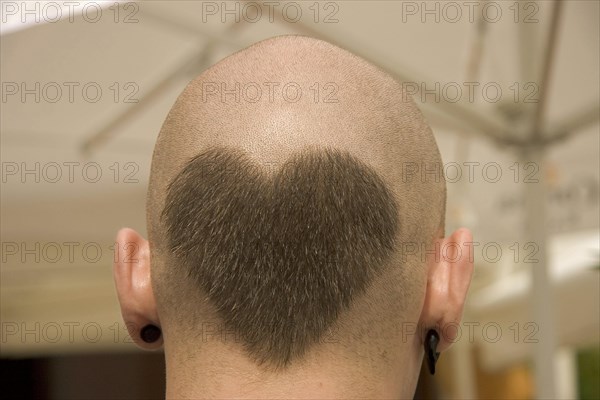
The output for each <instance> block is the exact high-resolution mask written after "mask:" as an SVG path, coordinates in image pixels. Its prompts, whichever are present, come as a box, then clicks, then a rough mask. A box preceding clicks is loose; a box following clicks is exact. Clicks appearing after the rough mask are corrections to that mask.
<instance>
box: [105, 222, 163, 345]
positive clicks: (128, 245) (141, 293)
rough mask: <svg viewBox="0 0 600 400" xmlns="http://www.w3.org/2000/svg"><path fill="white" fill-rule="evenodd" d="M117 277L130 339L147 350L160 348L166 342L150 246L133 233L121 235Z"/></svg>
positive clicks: (117, 257) (115, 275) (114, 272)
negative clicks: (154, 290)
mask: <svg viewBox="0 0 600 400" xmlns="http://www.w3.org/2000/svg"><path fill="white" fill-rule="evenodd" d="M113 276H114V279H115V286H116V288H117V296H118V298H119V303H120V304H121V314H122V315H123V320H124V321H125V324H126V326H127V330H128V331H129V335H130V336H131V338H132V339H133V340H134V342H135V343H136V344H137V345H138V346H139V347H141V348H143V349H147V350H155V349H158V348H160V347H161V346H162V343H163V338H162V334H161V330H160V321H159V318H158V312H157V310H156V300H155V298H154V292H153V291H152V282H151V279H150V246H149V244H148V241H147V240H146V239H144V238H143V237H142V236H140V235H139V234H138V233H137V232H136V231H134V230H133V229H129V228H123V229H121V230H120V231H119V233H118V234H117V239H116V243H115V258H114V267H113Z"/></svg>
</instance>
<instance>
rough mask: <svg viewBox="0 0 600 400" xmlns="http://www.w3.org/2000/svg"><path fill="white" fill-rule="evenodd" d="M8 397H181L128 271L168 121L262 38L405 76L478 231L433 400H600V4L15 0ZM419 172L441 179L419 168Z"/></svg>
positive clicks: (4, 273) (4, 123) (7, 180)
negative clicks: (300, 42) (325, 49)
mask: <svg viewBox="0 0 600 400" xmlns="http://www.w3.org/2000/svg"><path fill="white" fill-rule="evenodd" d="M0 6H1V12H2V14H1V18H2V21H1V22H2V25H1V36H0V45H1V49H0V57H1V61H0V66H1V70H0V75H1V83H2V102H1V104H0V105H1V117H0V118H1V119H0V129H1V166H2V190H1V230H0V233H1V244H2V248H1V251H2V253H1V262H2V264H1V272H0V278H1V283H0V290H1V296H0V300H1V304H0V319H1V341H0V346H1V359H0V364H1V366H2V387H1V388H0V393H2V395H3V397H4V396H5V395H7V396H8V397H4V398H14V397H36V398H77V399H83V398H102V399H107V398H160V397H163V396H164V362H163V359H162V355H161V354H160V353H143V352H141V351H137V350H136V349H135V347H134V346H133V344H132V343H131V340H130V339H129V337H128V335H127V331H126V328H125V326H124V324H123V322H122V321H121V317H120V312H119V308H118V304H117V300H116V295H115V290H114V287H113V280H112V270H111V268H112V260H113V257H117V256H119V254H116V255H114V251H113V250H114V248H113V240H114V236H115V234H116V232H117V230H118V229H119V228H121V227H123V226H129V227H132V228H134V229H136V230H138V231H140V232H143V233H145V232H146V228H145V194H146V187H147V182H148V175H149V167H150V161H151V156H152V150H153V146H154V142H155V140H156V136H157V134H158V131H159V130H160V127H161V124H162V122H163V120H164V118H165V116H166V114H167V112H168V110H169V109H170V107H171V105H172V104H173V102H174V101H175V99H176V97H177V95H178V94H179V93H180V92H181V90H182V89H183V87H184V86H185V85H186V83H187V82H189V80H191V79H192V78H193V77H195V76H196V75H198V74H199V73H200V72H201V71H202V70H204V69H206V68H207V67H209V66H210V65H212V64H213V63H215V62H216V61H218V60H220V59H222V58H223V57H225V56H227V55H229V54H232V53H233V52H235V51H237V50H239V49H242V48H244V47H246V46H248V45H250V44H252V43H254V42H256V41H259V40H262V39H266V38H269V37H272V36H276V35H281V34H302V35H309V36H313V37H317V38H321V39H325V40H327V41H330V42H332V43H334V44H337V45H339V46H341V47H343V48H346V49H348V50H350V51H352V52H354V53H356V54H358V55H360V56H362V57H364V58H366V59H367V60H370V61H371V62H373V63H375V64H376V65H378V66H380V67H381V68H383V69H385V70H386V71H388V72H390V73H391V74H392V75H394V76H395V77H397V78H398V79H399V80H400V81H402V82H404V83H403V84H404V85H405V88H406V90H407V91H408V92H409V93H411V94H412V95H413V96H414V98H415V100H416V101H417V102H418V103H419V106H420V108H421V109H422V110H423V112H424V113H425V115H426V117H427V119H428V120H429V121H430V124H431V125H432V128H433V130H434V133H435V136H436V138H437V141H438V144H439V147H440V151H441V153H442V158H443V160H444V173H445V175H446V179H447V181H448V206H447V207H448V211H447V231H451V230H453V229H455V228H457V227H459V226H466V227H469V228H470V229H471V230H472V231H473V234H474V238H475V242H476V243H474V245H473V253H474V256H475V265H476V269H475V271H476V272H475V276H474V280H473V283H472V286H471V292H470V296H469V299H468V304H467V306H466V311H465V315H464V318H463V323H462V324H461V325H460V326H458V327H455V328H456V329H458V330H459V337H458V340H457V342H456V343H455V344H454V346H453V347H452V349H451V350H450V351H448V352H447V353H445V354H444V355H443V357H442V358H441V360H440V362H439V363H438V366H439V367H438V368H439V372H438V373H436V375H435V377H434V378H431V377H429V376H428V375H427V374H422V376H421V380H420V382H419V386H418V388H417V393H416V395H415V397H416V398H431V399H441V398H457V399H466V398H482V399H483V398H485V399H491V398H493V399H512V398H515V399H516V398H519V399H534V398H537V399H548V398H563V399H575V398H580V399H597V398H600V389H599V381H600V370H599V360H600V320H599V316H600V309H599V308H600V277H599V267H600V261H599V258H600V250H599V247H600V245H599V241H600V237H599V226H600V223H599V218H600V217H599V193H600V192H599V191H600V188H599V185H600V182H599V178H600V173H599V171H600V139H599V138H600V134H599V133H600V132H599V130H600V125H599V113H600V79H599V75H600V73H599V71H600V43H599V42H600V39H599V38H600V30H599V21H600V8H599V2H597V1H568V2H566V1H563V2H559V1H517V0H515V1H472V2H466V1H456V2H453V1H312V0H311V1H296V2H290V1H274V2H260V1H255V2H245V1H237V2H233V1H231V2H221V1H218V2H212V1H141V2H127V1H125V2H119V1H109V2H97V1H89V2H87V1H85V2H84V1H69V2H67V1H65V2H62V1H53V2H46V1H1V2H0ZM415 173H416V174H420V173H425V171H420V170H418V169H417V170H415Z"/></svg>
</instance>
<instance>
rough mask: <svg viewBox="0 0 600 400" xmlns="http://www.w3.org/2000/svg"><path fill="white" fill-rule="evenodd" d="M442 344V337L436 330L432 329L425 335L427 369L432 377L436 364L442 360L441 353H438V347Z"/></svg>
mask: <svg viewBox="0 0 600 400" xmlns="http://www.w3.org/2000/svg"><path fill="white" fill-rule="evenodd" d="M439 343H440V336H439V335H438V333H437V332H436V330H435V329H430V330H429V331H428V332H427V335H425V343H424V344H423V346H424V347H425V358H426V359H427V367H428V368H429V372H430V373H431V375H434V374H435V363H436V362H437V360H438V358H440V353H439V352H437V351H436V350H437V346H438V344H439Z"/></svg>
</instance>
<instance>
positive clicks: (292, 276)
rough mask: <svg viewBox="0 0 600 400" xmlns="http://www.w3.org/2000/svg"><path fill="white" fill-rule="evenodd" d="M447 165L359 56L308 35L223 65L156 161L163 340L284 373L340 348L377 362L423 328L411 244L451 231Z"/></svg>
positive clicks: (411, 110) (204, 80)
mask: <svg viewBox="0 0 600 400" xmlns="http://www.w3.org/2000/svg"><path fill="white" fill-rule="evenodd" d="M407 168H408V169H409V170H410V171H412V172H414V170H415V168H417V169H419V170H421V169H428V170H429V171H430V173H429V175H427V176H425V177H423V176H422V175H420V174H415V175H412V174H407V171H408V169H407ZM440 170H441V161H440V157H439V152H438V150H437V146H436V144H435V140H434V138H433V135H432V132H431V130H430V128H429V127H428V125H427V123H426V122H425V120H424V119H423V117H422V115H421V113H420V112H419V110H418V109H417V108H416V106H415V105H414V103H413V102H412V100H411V99H410V98H408V97H407V95H406V93H404V92H403V90H402V87H401V85H400V84H399V83H397V82H396V81H394V80H393V79H392V78H391V77H390V76H388V75H387V74H386V73H384V72H383V71H381V70H379V69H378V68H376V67H375V66H373V65H371V64H369V63H367V62H366V61H364V60H363V59H360V58H359V57H357V56H355V55H353V54H351V53H349V52H347V51H345V50H342V49H340V48H338V47H336V46H333V45H331V44H329V43H326V42H322V41H319V40H316V39H311V38H306V37H298V36H287V37H279V38H274V39H270V40H267V41H263V42H260V43H258V44H256V45H253V46H251V47H249V48H247V49H244V50H242V51H240V52H237V53H235V54H233V55H232V56H230V57H228V58H226V59H224V60H223V61H221V62H220V63H218V64H216V65H215V66H213V67H211V68H210V69H208V70H207V71H205V72H204V73H202V74H201V75H200V76H199V77H198V78H196V79H195V80H193V81H192V82H191V83H190V84H189V85H188V86H187V87H186V88H185V90H184V92H183V93H182V94H181V95H180V97H179V98H178V99H177V101H176V103H175V105H174V106H173V108H172V109H171V111H170V113H169V115H168V117H167V119H166V121H165V123H164V125H163V127H162V130H161V132H160V135H159V138H158V141H157V144H156V148H155V152H154V157H153V162H152V173H151V178H150V188H149V192H148V203H147V215H148V230H149V240H150V249H151V257H152V266H153V268H152V285H153V287H154V292H155V294H156V297H157V306H158V310H159V314H160V318H161V322H162V324H163V329H164V330H165V332H167V333H165V337H166V335H167V334H171V335H172V336H174V337H180V338H184V337H185V338H186V339H185V340H184V339H181V340H180V342H181V343H184V342H185V343H187V344H185V346H189V348H190V349H200V348H201V347H202V346H206V345H208V343H206V341H203V340H202V338H205V335H204V334H205V332H206V331H207V330H208V329H210V330H213V331H214V329H217V330H218V331H219V332H224V334H220V335H218V337H219V338H220V340H223V341H225V340H228V339H229V340H232V339H233V338H235V339H233V340H234V341H235V343H236V345H239V346H240V347H241V348H242V349H243V351H244V354H245V355H246V356H247V357H248V359H249V360H251V361H252V362H254V363H256V364H257V365H259V366H261V367H264V368H274V369H285V368H287V367H289V366H290V365H292V364H294V363H296V364H297V363H301V362H302V360H303V358H304V357H306V355H307V354H309V353H311V352H319V351H325V349H330V348H337V349H341V351H343V352H346V353H347V354H348V357H352V354H353V353H356V352H357V351H359V350H357V349H360V348H367V349H368V348H373V347H376V348H378V349H379V350H380V351H379V353H382V351H381V349H382V348H384V347H386V346H388V344H387V343H390V341H389V339H390V338H391V337H394V336H395V337H397V336H398V335H400V334H401V333H402V332H401V329H402V328H401V325H402V324H403V323H405V322H407V321H408V322H416V321H417V320H418V316H419V315H418V313H419V311H420V309H421V305H422V301H423V293H424V290H425V283H426V276H425V268H424V265H423V264H424V263H423V260H422V258H421V257H420V255H421V254H420V252H416V255H415V254H414V252H413V254H414V255H406V254H404V253H403V249H406V248H407V244H408V243H410V244H411V248H413V247H414V245H416V246H417V247H419V248H420V246H421V245H422V244H425V245H427V244H429V243H431V241H432V240H433V238H434V235H436V234H438V233H439V230H440V229H442V230H443V220H444V208H445V183H444V180H443V177H442V175H441V172H440ZM215 327H216V328H215ZM182 345H184V344H182ZM390 346H391V345H390Z"/></svg>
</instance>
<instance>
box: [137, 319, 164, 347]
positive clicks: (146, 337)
mask: <svg viewBox="0 0 600 400" xmlns="http://www.w3.org/2000/svg"><path fill="white" fill-rule="evenodd" d="M161 335H162V332H161V331H160V328H159V327H158V326H156V325H152V324H148V325H146V326H144V327H143V328H142V331H141V332H140V337H141V338H142V340H143V341H144V342H146V343H154V342H156V341H157V340H158V339H160V336H161Z"/></svg>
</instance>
